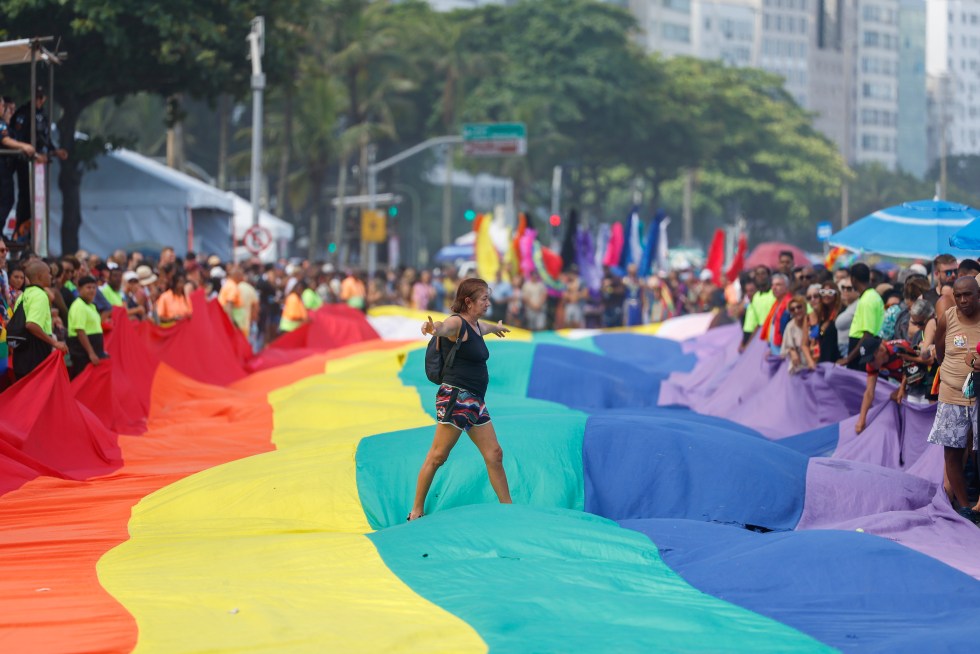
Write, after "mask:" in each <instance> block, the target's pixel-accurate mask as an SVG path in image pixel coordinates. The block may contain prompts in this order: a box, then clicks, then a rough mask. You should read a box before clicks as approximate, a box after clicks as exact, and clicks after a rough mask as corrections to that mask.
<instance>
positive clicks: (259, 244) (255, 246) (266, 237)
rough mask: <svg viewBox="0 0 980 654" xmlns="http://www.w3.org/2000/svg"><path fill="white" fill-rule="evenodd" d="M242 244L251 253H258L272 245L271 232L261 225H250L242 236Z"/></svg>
mask: <svg viewBox="0 0 980 654" xmlns="http://www.w3.org/2000/svg"><path fill="white" fill-rule="evenodd" d="M242 245H244V246H245V249H246V250H248V251H249V252H251V253H252V254H258V253H260V252H262V251H263V250H265V249H266V248H267V247H269V246H270V245H272V232H270V231H269V230H268V229H267V228H265V227H263V226H262V225H252V226H251V227H249V228H248V229H247V230H246V231H245V235H244V236H242Z"/></svg>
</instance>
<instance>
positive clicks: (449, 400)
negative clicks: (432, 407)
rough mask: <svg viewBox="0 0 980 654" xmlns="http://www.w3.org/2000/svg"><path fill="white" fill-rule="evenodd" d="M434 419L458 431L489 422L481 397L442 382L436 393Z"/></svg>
mask: <svg viewBox="0 0 980 654" xmlns="http://www.w3.org/2000/svg"><path fill="white" fill-rule="evenodd" d="M436 421H437V422H441V423H442V424H444V425H453V426H454V427H456V428H457V429H459V430H460V431H467V430H468V429H469V428H470V427H476V426H479V425H485V424H487V423H488V422H490V412H489V411H487V405H486V404H484V403H483V398H482V397H479V396H477V395H474V394H473V393H470V392H469V391H464V390H463V389H462V388H456V387H455V386H450V385H449V384H443V385H442V386H440V387H439V391H438V392H437V393H436Z"/></svg>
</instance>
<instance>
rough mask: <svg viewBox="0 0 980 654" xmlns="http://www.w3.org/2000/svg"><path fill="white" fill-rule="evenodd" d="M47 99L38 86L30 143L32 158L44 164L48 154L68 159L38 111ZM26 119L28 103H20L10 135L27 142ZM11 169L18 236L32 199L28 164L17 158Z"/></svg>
mask: <svg viewBox="0 0 980 654" xmlns="http://www.w3.org/2000/svg"><path fill="white" fill-rule="evenodd" d="M47 99H48V94H47V92H46V91H45V90H44V87H43V86H38V87H37V89H35V91H34V108H33V110H34V121H35V122H34V124H35V129H34V137H35V141H34V143H35V150H37V157H36V159H35V160H36V161H37V162H39V163H42V164H43V163H47V162H48V160H49V159H50V157H58V158H59V159H61V160H62V161H64V160H65V159H67V158H68V153H67V152H66V151H65V150H63V149H61V148H55V146H54V143H53V142H52V141H51V123H50V122H48V117H47V115H46V114H45V113H44V112H43V111H42V110H41V109H42V108H43V107H44V102H45V100H47ZM30 120H31V105H30V103H29V102H28V103H25V104H23V105H21V107H20V108H19V109H18V110H17V111H16V112H15V113H14V117H13V120H12V121H11V128H12V129H13V132H14V137H15V138H16V139H17V140H18V141H21V142H22V143H30V142H31V123H30ZM14 170H15V172H16V173H17V235H18V236H22V235H23V232H24V231H26V230H24V228H23V225H24V223H29V222H30V220H31V205H32V204H33V202H34V198H32V197H31V182H30V179H31V178H30V174H31V172H30V163H28V162H27V161H17V162H16V164H15V168H14Z"/></svg>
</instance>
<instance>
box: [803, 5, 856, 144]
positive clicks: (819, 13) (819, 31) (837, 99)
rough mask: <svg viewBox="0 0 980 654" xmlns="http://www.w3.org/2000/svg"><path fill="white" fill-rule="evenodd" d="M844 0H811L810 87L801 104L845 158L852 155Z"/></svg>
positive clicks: (849, 44) (848, 25) (849, 27)
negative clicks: (804, 101) (804, 102)
mask: <svg viewBox="0 0 980 654" xmlns="http://www.w3.org/2000/svg"><path fill="white" fill-rule="evenodd" d="M848 4H849V3H847V2H845V0H814V4H813V7H812V10H813V31H812V40H811V44H812V46H811V47H810V56H809V58H808V60H807V68H808V70H809V91H808V93H807V103H806V104H805V105H804V107H806V108H807V109H808V110H810V111H812V112H813V114H814V126H815V127H816V128H817V129H818V130H819V131H820V132H822V133H823V134H825V135H826V136H827V138H829V139H830V140H831V141H833V142H834V143H835V144H836V145H837V147H838V149H839V150H840V152H841V154H842V155H843V156H844V158H845V159H846V160H847V161H852V160H853V158H854V156H853V155H854V147H853V133H854V120H853V114H854V47H853V46H854V28H855V25H854V23H853V21H849V20H847V17H848V15H849V8H848Z"/></svg>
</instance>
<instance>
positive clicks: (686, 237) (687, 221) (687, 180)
mask: <svg viewBox="0 0 980 654" xmlns="http://www.w3.org/2000/svg"><path fill="white" fill-rule="evenodd" d="M693 196H694V171H693V170H692V169H690V168H688V169H687V170H685V171H684V222H683V230H682V231H683V238H682V239H681V242H682V243H683V245H684V247H690V246H691V244H692V243H693V242H694V211H693V209H692V208H691V203H692V201H693Z"/></svg>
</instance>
